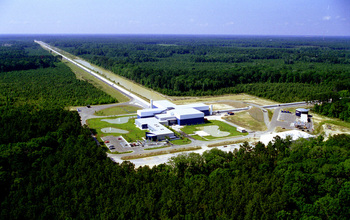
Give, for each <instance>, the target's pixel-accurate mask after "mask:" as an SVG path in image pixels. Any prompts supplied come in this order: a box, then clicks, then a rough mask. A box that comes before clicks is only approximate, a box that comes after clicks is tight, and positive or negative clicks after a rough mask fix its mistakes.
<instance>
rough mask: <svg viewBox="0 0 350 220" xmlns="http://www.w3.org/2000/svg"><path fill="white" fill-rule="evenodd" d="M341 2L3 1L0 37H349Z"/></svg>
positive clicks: (348, 5)
mask: <svg viewBox="0 0 350 220" xmlns="http://www.w3.org/2000/svg"><path fill="white" fill-rule="evenodd" d="M349 11H350V2H348V1H346V0H317V1H316V0H309V1H302V0H287V1H280V2H278V1H275V0H265V1H253V0H247V1H234V0H233V1H232V0H231V1H229V0H218V1H215V2H214V1H210V0H202V1H198V0H192V1H184V0H177V1H174V0H165V1H158V0H147V1H146V0H145V1H140V0H130V1H127V2H125V1H119V0H116V1H111V0H101V1H94V0H84V1H83V0H75V1H68V0H61V1H44V0H31V1H25V0H2V1H1V2H0V34H1V35H4V34H6V35H11V34H15V35H18V34H20V35H43V34H44V35H216V36H306V37H307V36H324V37H326V36H339V37H343V36H350V13H349Z"/></svg>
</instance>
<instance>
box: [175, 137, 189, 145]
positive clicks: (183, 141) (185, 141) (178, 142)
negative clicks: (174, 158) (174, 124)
mask: <svg viewBox="0 0 350 220" xmlns="http://www.w3.org/2000/svg"><path fill="white" fill-rule="evenodd" d="M170 142H171V143H173V144H175V145H186V144H190V143H191V142H192V141H191V140H190V139H188V138H184V139H179V140H173V141H170Z"/></svg>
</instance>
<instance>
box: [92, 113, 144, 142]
mask: <svg viewBox="0 0 350 220" xmlns="http://www.w3.org/2000/svg"><path fill="white" fill-rule="evenodd" d="M121 117H125V116H120V117H108V118H92V119H89V120H87V124H88V125H89V128H91V129H93V130H94V131H95V133H96V136H97V138H98V139H99V140H101V137H103V136H109V135H115V136H118V135H122V136H123V137H124V138H125V140H127V141H128V142H131V141H136V140H141V139H142V138H143V137H145V131H144V130H141V129H139V128H138V127H136V126H135V118H130V119H129V121H128V122H127V123H124V124H112V123H109V122H106V121H102V120H103V119H116V118H121ZM109 127H111V128H117V129H122V130H126V131H129V133H127V134H121V133H103V132H102V131H101V129H102V128H109Z"/></svg>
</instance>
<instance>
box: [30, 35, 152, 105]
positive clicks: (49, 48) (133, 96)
mask: <svg viewBox="0 0 350 220" xmlns="http://www.w3.org/2000/svg"><path fill="white" fill-rule="evenodd" d="M34 42H35V43H38V44H39V45H40V46H42V47H44V48H46V49H48V50H51V51H52V52H54V53H56V54H58V55H60V56H62V58H64V59H66V60H67V61H69V62H71V63H73V64H74V65H76V66H78V67H79V68H81V69H83V70H85V71H86V72H88V73H90V74H91V75H93V76H95V77H96V78H98V79H100V80H101V81H103V82H105V83H107V84H108V85H110V86H112V87H113V88H115V89H117V90H119V91H120V92H122V93H123V94H125V95H127V96H129V97H131V98H132V99H134V100H135V101H137V102H138V103H139V104H140V105H141V106H142V107H144V108H148V106H149V103H148V102H147V101H145V100H143V99H142V98H140V97H138V96H137V95H135V94H133V93H131V92H129V91H128V90H126V89H124V88H123V87H121V86H118V85H117V84H115V83H113V82H112V81H110V80H108V79H106V78H104V77H103V76H101V75H99V74H97V73H95V72H94V71H92V70H90V69H88V68H86V67H85V66H83V65H81V64H80V63H78V62H75V61H74V60H72V59H70V58H68V57H67V56H65V55H63V54H62V53H60V52H58V51H56V50H55V49H53V48H52V47H51V46H50V45H48V44H46V43H44V42H42V41H36V40H35V41H34Z"/></svg>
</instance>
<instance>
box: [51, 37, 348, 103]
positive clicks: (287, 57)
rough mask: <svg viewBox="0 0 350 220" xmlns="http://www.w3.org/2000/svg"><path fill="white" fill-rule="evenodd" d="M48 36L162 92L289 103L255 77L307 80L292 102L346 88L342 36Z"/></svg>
mask: <svg viewBox="0 0 350 220" xmlns="http://www.w3.org/2000/svg"><path fill="white" fill-rule="evenodd" d="M48 41H49V42H50V43H52V44H53V45H55V46H57V47H60V48H62V49H63V50H67V51H69V52H71V53H73V54H75V55H79V56H81V57H83V58H85V59H87V60H89V61H90V62H92V63H94V64H97V65H100V66H102V67H104V68H107V69H109V70H111V71H113V72H114V73H116V74H119V75H121V76H124V77H126V78H128V79H131V80H133V81H135V82H138V83H140V84H142V85H145V86H147V87H149V88H152V89H154V90H156V91H159V92H162V93H164V94H166V95H176V96H200V95H221V94H226V93H227V92H229V93H233V92H243V91H244V92H246V93H249V94H254V95H258V96H260V97H264V98H269V99H273V100H276V101H279V102H289V101H290V98H286V99H283V97H281V95H279V94H277V93H276V92H274V90H270V89H268V88H267V90H268V91H271V92H264V93H261V92H259V91H256V90H254V88H256V87H259V85H257V86H255V84H261V83H269V85H268V86H272V87H277V86H278V87H280V88H282V89H283V90H289V87H291V86H292V87H296V86H299V85H301V84H302V87H307V88H308V91H305V92H304V91H303V92H300V91H294V92H293V93H292V94H290V95H288V97H294V101H299V100H307V99H311V98H318V97H319V98H321V97H322V96H324V93H325V92H329V91H334V93H337V92H339V91H341V90H349V89H350V78H349V75H350V67H349V65H347V64H349V63H350V52H349V51H350V50H349V44H348V41H347V38H325V39H322V38H301V37H299V38H298V37H294V38H292V37H284V38H283V37H260V38H259V37H255V38H252V37H233V36H232V37H230V36H229V37H220V36H218V37H198V36H99V37H97V36H90V37H66V38H60V39H52V38H51V39H48ZM242 88H244V89H242ZM320 88H322V89H320Z"/></svg>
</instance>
